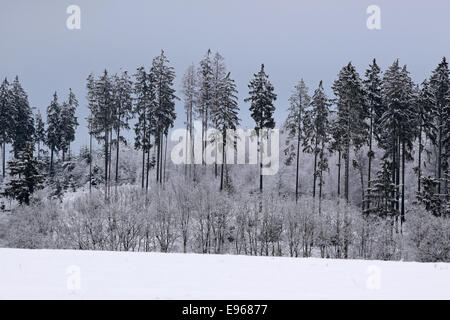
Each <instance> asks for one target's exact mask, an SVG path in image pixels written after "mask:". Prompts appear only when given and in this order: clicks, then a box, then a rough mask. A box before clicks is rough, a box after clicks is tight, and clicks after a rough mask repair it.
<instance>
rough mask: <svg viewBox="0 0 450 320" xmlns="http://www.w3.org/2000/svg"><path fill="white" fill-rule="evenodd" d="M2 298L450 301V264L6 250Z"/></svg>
mask: <svg viewBox="0 0 450 320" xmlns="http://www.w3.org/2000/svg"><path fill="white" fill-rule="evenodd" d="M0 299H450V263H416V262H387V261H365V260H332V259H317V258H306V259H304V258H282V257H251V256H235V255H197V254H172V253H170V254H164V253H132V252H105V251H76V250H22V249H0Z"/></svg>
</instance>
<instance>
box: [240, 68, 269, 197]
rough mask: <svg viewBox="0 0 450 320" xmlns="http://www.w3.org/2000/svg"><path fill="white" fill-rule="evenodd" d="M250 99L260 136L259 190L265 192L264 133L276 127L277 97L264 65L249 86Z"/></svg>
mask: <svg viewBox="0 0 450 320" xmlns="http://www.w3.org/2000/svg"><path fill="white" fill-rule="evenodd" d="M248 88H249V95H250V96H249V97H248V98H246V99H245V100H244V101H245V102H250V103H251V104H250V112H251V117H252V118H253V120H254V121H255V124H256V126H255V130H256V134H257V136H258V146H259V154H260V157H259V163H260V174H259V190H260V192H262V191H263V176H262V164H263V161H262V157H263V153H264V151H263V150H262V139H263V138H264V137H263V135H264V131H265V130H269V129H273V128H274V127H275V119H274V118H273V113H274V111H275V106H274V104H273V103H274V101H275V100H276V99H277V95H276V94H275V93H274V87H273V85H272V83H270V81H269V76H268V75H267V74H266V73H265V72H264V64H262V65H261V70H260V71H259V72H258V73H255V74H254V75H253V79H252V80H251V81H250V83H249V85H248Z"/></svg>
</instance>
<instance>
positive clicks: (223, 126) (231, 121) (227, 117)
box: [211, 73, 239, 190]
mask: <svg viewBox="0 0 450 320" xmlns="http://www.w3.org/2000/svg"><path fill="white" fill-rule="evenodd" d="M237 100H238V98H237V89H236V84H235V83H234V80H232V79H231V78H230V73H228V74H227V76H226V77H225V78H224V79H222V81H221V88H220V98H219V104H218V105H217V108H214V109H213V110H212V113H211V119H212V121H213V122H214V123H215V125H216V129H217V130H218V131H219V132H220V133H221V134H222V141H221V147H222V161H221V162H222V164H221V170H220V190H223V189H224V167H225V166H226V151H225V150H226V145H227V143H230V144H232V143H234V138H235V137H234V135H231V136H230V135H229V134H228V133H229V132H227V130H235V129H236V127H237V125H238V124H239V117H238V112H239V106H238V101H237ZM226 172H228V171H226ZM226 181H228V179H226ZM229 187H230V186H229V185H225V188H229Z"/></svg>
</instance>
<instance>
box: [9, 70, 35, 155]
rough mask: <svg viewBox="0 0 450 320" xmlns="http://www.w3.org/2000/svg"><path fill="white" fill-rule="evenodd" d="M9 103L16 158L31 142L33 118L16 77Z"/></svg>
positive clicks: (23, 91) (25, 95)
mask: <svg viewBox="0 0 450 320" xmlns="http://www.w3.org/2000/svg"><path fill="white" fill-rule="evenodd" d="M11 101H12V105H13V107H12V108H11V109H12V111H13V121H12V123H13V124H14V125H13V128H12V130H11V139H12V147H13V153H14V156H15V157H17V156H18V155H19V152H20V151H23V150H25V148H26V147H27V145H28V143H30V142H33V137H34V117H33V112H32V110H31V107H30V105H29V103H28V96H27V94H26V92H25V90H24V89H23V88H22V86H21V85H20V83H19V77H17V76H16V78H15V79H14V82H13V83H12V87H11Z"/></svg>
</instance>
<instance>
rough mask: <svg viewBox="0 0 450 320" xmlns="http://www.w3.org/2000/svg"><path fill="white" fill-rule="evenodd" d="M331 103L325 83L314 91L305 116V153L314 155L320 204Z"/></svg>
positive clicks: (326, 168) (314, 191) (314, 194)
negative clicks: (325, 89)
mask: <svg viewBox="0 0 450 320" xmlns="http://www.w3.org/2000/svg"><path fill="white" fill-rule="evenodd" d="M330 106H331V103H330V100H329V99H328V97H327V96H326V94H325V91H324V88H323V83H322V81H320V83H319V87H318V88H317V89H316V90H315V91H314V94H313V96H312V99H311V103H310V108H309V109H308V110H307V111H306V114H305V122H304V123H305V127H304V130H305V151H306V152H308V153H312V154H314V172H313V197H315V196H316V185H317V178H319V202H320V201H321V199H322V187H323V184H324V180H323V172H324V171H326V170H328V158H327V155H326V149H327V147H328V143H329V141H330V132H329V128H330V122H329V116H330V110H329V108H330Z"/></svg>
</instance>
